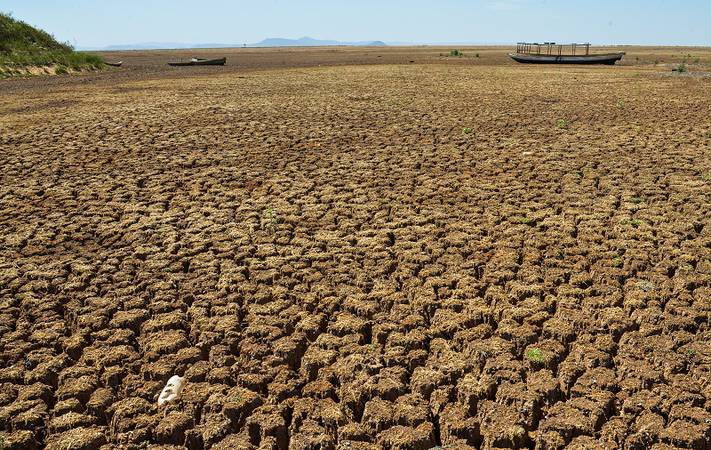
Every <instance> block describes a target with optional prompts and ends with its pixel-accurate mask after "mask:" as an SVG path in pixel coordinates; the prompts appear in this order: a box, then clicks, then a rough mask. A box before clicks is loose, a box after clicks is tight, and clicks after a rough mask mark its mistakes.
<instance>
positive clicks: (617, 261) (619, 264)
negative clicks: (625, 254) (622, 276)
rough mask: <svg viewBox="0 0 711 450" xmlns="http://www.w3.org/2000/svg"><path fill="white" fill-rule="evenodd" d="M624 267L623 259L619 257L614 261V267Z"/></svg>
mask: <svg viewBox="0 0 711 450" xmlns="http://www.w3.org/2000/svg"><path fill="white" fill-rule="evenodd" d="M624 265H625V263H624V261H622V258H620V257H619V256H618V257H617V258H615V259H613V260H612V267H622V266H624Z"/></svg>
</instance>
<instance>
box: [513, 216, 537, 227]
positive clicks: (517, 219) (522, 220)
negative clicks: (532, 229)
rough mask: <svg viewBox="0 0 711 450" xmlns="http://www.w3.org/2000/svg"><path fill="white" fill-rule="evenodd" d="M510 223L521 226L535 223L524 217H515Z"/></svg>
mask: <svg viewBox="0 0 711 450" xmlns="http://www.w3.org/2000/svg"><path fill="white" fill-rule="evenodd" d="M511 222H513V223H520V224H523V225H530V224H532V223H534V222H535V220H533V219H531V218H530V217H525V216H516V217H512V218H511Z"/></svg>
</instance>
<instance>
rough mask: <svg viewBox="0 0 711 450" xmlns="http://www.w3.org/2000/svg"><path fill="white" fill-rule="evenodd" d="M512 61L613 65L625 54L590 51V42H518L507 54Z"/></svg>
mask: <svg viewBox="0 0 711 450" xmlns="http://www.w3.org/2000/svg"><path fill="white" fill-rule="evenodd" d="M508 55H509V57H510V58H511V59H513V60H514V61H517V62H520V63H524V64H608V65H613V64H615V63H616V62H617V61H619V60H621V59H622V57H623V56H625V52H618V53H590V44H587V43H586V44H566V45H556V43H555V42H545V43H543V44H538V43H528V42H519V43H518V44H517V46H516V53H509V54H508Z"/></svg>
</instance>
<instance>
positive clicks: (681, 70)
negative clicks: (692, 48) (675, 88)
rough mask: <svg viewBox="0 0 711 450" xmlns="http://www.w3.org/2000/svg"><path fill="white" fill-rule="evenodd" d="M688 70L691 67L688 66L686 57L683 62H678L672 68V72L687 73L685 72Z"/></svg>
mask: <svg viewBox="0 0 711 450" xmlns="http://www.w3.org/2000/svg"><path fill="white" fill-rule="evenodd" d="M688 70H689V69H688V68H687V67H686V59H685V60H683V61H682V62H681V63H679V64H677V65H676V67H675V68H673V69H672V72H676V73H685V72H688Z"/></svg>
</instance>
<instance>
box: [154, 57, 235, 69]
mask: <svg viewBox="0 0 711 450" xmlns="http://www.w3.org/2000/svg"><path fill="white" fill-rule="evenodd" d="M226 62H227V58H218V59H204V58H192V59H190V61H178V62H169V63H168V65H169V66H173V67H186V66H224V65H225V63H226Z"/></svg>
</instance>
